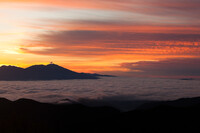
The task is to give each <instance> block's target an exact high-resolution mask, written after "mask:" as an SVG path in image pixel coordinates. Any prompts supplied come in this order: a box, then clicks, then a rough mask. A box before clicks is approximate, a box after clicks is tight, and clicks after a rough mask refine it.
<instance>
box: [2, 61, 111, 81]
mask: <svg viewBox="0 0 200 133" xmlns="http://www.w3.org/2000/svg"><path fill="white" fill-rule="evenodd" d="M100 76H109V75H99V74H89V73H77V72H74V71H71V70H69V69H66V68H63V67H61V66H59V65H56V64H52V63H51V64H49V65H34V66H31V67H28V68H25V69H24V68H20V67H15V66H2V67H0V80H1V81H2V80H4V81H26V80H64V79H98V78H99V77H100Z"/></svg>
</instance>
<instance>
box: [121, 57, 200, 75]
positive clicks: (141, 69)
mask: <svg viewBox="0 0 200 133" xmlns="http://www.w3.org/2000/svg"><path fill="white" fill-rule="evenodd" d="M121 67H124V68H127V69H129V72H130V73H132V75H143V76H150V77H152V76H154V77H198V78H200V69H199V68H200V58H182V59H180V58H179V59H166V60H161V61H140V62H136V63H122V64H121Z"/></svg>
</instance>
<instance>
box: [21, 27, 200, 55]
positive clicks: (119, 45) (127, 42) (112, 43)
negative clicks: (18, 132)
mask: <svg viewBox="0 0 200 133" xmlns="http://www.w3.org/2000/svg"><path fill="white" fill-rule="evenodd" d="M199 38H200V35H199V34H162V33H160V34H159V33H152V34H150V33H134V32H114V31H88V30H82V31H79V30H75V31H60V32H53V31H52V32H47V34H40V35H38V36H37V37H36V38H34V40H27V41H26V42H27V43H26V44H24V45H22V46H21V51H23V52H25V53H33V54H40V55H57V56H69V55H71V56H94V55H95V56H105V55H113V54H118V55H120V54H121V55H123V54H126V55H160V56H162V55H184V56H186V55H187V56H200V43H199ZM41 47H42V48H41ZM41 49H42V50H41Z"/></svg>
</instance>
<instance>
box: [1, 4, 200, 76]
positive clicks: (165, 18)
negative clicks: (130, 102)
mask: <svg viewBox="0 0 200 133" xmlns="http://www.w3.org/2000/svg"><path fill="white" fill-rule="evenodd" d="M199 7H200V1H199V0H162V1H160V0H34V1H33V0H1V1H0V17H1V20H0V64H1V65H15V66H19V67H28V66H30V65H34V64H48V63H49V62H51V61H52V62H54V63H56V64H59V65H61V66H64V67H66V68H68V69H71V70H74V71H77V72H90V73H103V74H114V75H121V76H145V77H172V78H173V77H174V78H176V77H200V70H199V68H200V17H199V14H200V8H199Z"/></svg>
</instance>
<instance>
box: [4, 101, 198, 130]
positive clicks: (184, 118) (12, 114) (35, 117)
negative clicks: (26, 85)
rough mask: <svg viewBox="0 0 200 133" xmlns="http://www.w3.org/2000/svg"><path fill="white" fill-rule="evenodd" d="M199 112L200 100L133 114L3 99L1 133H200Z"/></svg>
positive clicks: (156, 105) (160, 104)
mask: <svg viewBox="0 0 200 133" xmlns="http://www.w3.org/2000/svg"><path fill="white" fill-rule="evenodd" d="M148 105H150V106H148ZM199 112H200V98H188V99H179V100H176V101H170V102H157V103H149V104H146V105H144V106H141V107H140V108H138V109H136V110H133V111H129V112H120V111H119V110H116V109H114V108H111V107H88V106H84V105H81V104H68V105H66V104H60V105H58V104H47V103H39V102H36V101H33V100H29V99H19V100H17V101H9V100H7V99H4V98H1V99H0V132H1V133H82V132H86V133H182V132H187V133H194V132H200V127H199V118H200V114H199Z"/></svg>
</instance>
